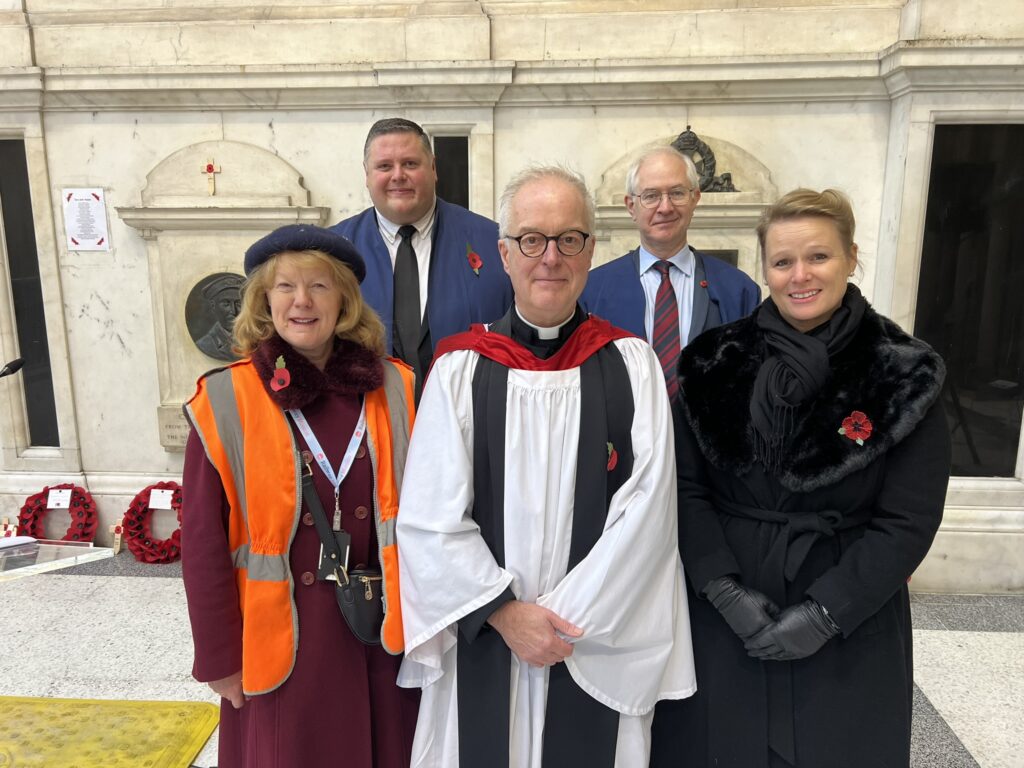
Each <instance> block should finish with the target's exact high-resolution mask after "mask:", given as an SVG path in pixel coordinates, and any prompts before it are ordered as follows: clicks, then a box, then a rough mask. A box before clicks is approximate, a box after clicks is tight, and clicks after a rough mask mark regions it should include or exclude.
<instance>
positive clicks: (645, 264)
mask: <svg viewBox="0 0 1024 768" xmlns="http://www.w3.org/2000/svg"><path fill="white" fill-rule="evenodd" d="M668 260H669V262H671V263H672V264H675V265H676V266H677V267H678V268H679V269H680V270H682V272H683V274H684V275H686V276H687V277H692V276H693V267H694V264H695V263H696V257H695V256H694V255H693V250H692V249H691V248H690V245H689V244H686V245H684V246H683V247H682V249H681V250H680V251H679V253H677V254H676V255H675V256H672V257H670V258H669V259H668ZM659 261H661V259H659V258H658V257H657V256H655V255H654V254H653V253H651V252H650V251H648V250H647V249H646V248H644V247H643V246H642V245H641V246H640V274H641V275H642V274H643V273H644V272H646V271H647V270H648V269H650V268H651V267H653V266H654V265H655V264H656V263H657V262H659Z"/></svg>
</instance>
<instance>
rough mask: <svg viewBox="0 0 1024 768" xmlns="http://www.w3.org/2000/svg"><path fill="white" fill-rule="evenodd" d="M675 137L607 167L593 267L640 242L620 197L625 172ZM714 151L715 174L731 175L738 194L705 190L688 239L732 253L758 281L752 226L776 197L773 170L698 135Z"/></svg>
mask: <svg viewBox="0 0 1024 768" xmlns="http://www.w3.org/2000/svg"><path fill="white" fill-rule="evenodd" d="M676 137H677V135H670V136H662V137H659V138H657V139H655V140H653V141H650V142H648V143H646V144H643V145H641V146H638V147H635V148H633V149H632V150H630V151H629V152H627V153H626V154H624V155H622V156H621V157H620V158H618V159H617V160H616V161H615V162H613V163H612V164H611V165H609V166H608V167H607V168H606V169H605V171H604V173H602V174H601V183H600V184H599V185H598V187H597V189H596V190H595V192H594V198H595V202H596V203H597V233H596V234H597V239H598V245H597V250H596V253H595V257H594V265H595V266H596V265H598V264H603V263H605V262H606V261H610V260H611V259H614V258H615V257H617V256H621V255H622V254H624V253H626V252H628V251H631V250H633V249H634V248H636V247H637V245H639V243H640V236H639V233H638V232H637V230H636V224H634V222H633V220H632V219H631V218H630V217H629V213H628V212H627V211H626V206H625V203H624V202H623V199H624V197H625V195H626V172H627V171H628V170H629V165H630V163H631V162H632V161H633V158H634V157H636V156H637V155H638V154H640V153H641V152H643V151H644V150H647V149H649V148H653V147H656V146H669V145H671V144H672V142H673V141H674V140H675V139H676ZM701 139H702V140H703V142H704V143H705V144H707V145H708V146H709V147H711V148H712V149H713V150H714V156H715V159H716V168H717V169H716V171H715V172H716V173H717V174H722V173H729V174H731V175H732V183H733V184H734V185H735V187H736V189H738V190H741V191H739V192H704V193H702V194H701V199H700V202H699V203H698V204H697V208H696V210H695V211H694V214H693V221H692V222H691V223H690V229H689V232H688V237H687V239H688V241H689V242H690V245H692V246H693V247H694V248H695V249H697V250H703V251H711V252H716V251H717V252H735V254H736V257H737V258H736V263H737V266H738V267H739V268H740V269H742V270H743V271H744V272H746V273H747V274H748V275H750V276H751V277H752V278H754V279H755V280H757V281H760V279H761V278H760V267H759V266H758V263H757V258H758V257H757V236H756V235H755V234H754V227H756V226H757V221H758V218H759V217H760V216H761V211H762V210H764V207H765V206H766V205H768V204H769V203H771V202H772V201H774V200H775V198H776V197H777V195H778V192H777V189H776V187H775V184H774V183H773V182H772V179H771V171H770V170H769V169H768V167H767V166H765V165H764V163H762V162H761V161H760V160H758V159H757V158H756V157H755V156H754V155H752V154H750V153H749V152H747V151H746V150H744V149H742V148H741V147H739V146H737V145H736V144H733V143H731V142H728V141H724V140H722V139H717V138H715V137H713V136H706V135H704V136H702V137H701Z"/></svg>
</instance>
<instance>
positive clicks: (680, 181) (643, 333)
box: [580, 146, 761, 390]
mask: <svg viewBox="0 0 1024 768" xmlns="http://www.w3.org/2000/svg"><path fill="white" fill-rule="evenodd" d="M699 201H700V177H699V175H698V173H697V168H696V167H695V166H694V164H693V161H692V160H690V158H689V157H687V156H686V155H684V154H683V153H681V152H679V151H678V150H676V149H675V148H674V147H671V146H664V147H655V148H652V149H649V150H647V151H645V152H643V153H642V154H641V155H640V156H638V157H637V158H636V159H635V160H634V161H633V163H632V164H631V165H630V167H629V171H628V172H627V174H626V197H625V203H626V209H627V210H628V211H629V215H630V216H631V217H632V219H633V221H635V222H636V225H637V228H638V229H639V230H640V247H639V248H637V249H636V250H633V251H630V252H629V253H627V254H626V255H624V256H620V257H619V258H617V259H615V260H614V261H610V262H608V263H607V264H603V265H601V266H600V267H597V268H596V269H594V270H593V271H591V273H590V277H589V278H588V280H587V287H586V289H585V290H584V291H583V296H582V298H581V299H580V301H581V303H582V304H583V307H584V309H586V310H587V311H588V312H591V313H593V314H595V315H597V316H599V317H602V318H604V319H605V320H608V321H609V322H610V323H611V324H612V325H616V326H618V327H620V328H624V329H626V330H627V331H631V332H632V333H635V334H636V335H637V336H640V337H641V338H645V339H648V340H652V338H653V335H654V334H653V328H654V306H655V298H656V295H657V292H658V287H659V285H660V283H661V280H662V276H661V273H660V272H659V271H658V270H657V269H655V264H656V263H657V262H658V261H667V262H668V263H669V264H670V265H671V267H670V268H669V279H670V280H671V283H672V288H673V289H674V292H675V296H676V302H677V306H678V312H679V348H680V349H682V348H683V347H685V346H686V345H687V343H689V342H690V341H692V340H693V339H694V338H696V337H697V336H699V335H700V334H701V333H703V332H704V331H705V330H707V329H708V328H713V327H715V326H717V325H722V324H724V323H729V322H732V321H733V320H738V319H740V318H741V317H744V316H746V315H748V314H749V313H750V312H751V311H752V310H753V309H754V307H756V306H757V305H758V304H759V303H760V301H761V290H760V288H758V286H757V284H756V283H755V282H754V281H753V280H751V279H750V278H749V277H747V276H746V275H745V274H744V273H743V272H741V271H740V270H738V269H736V268H735V267H733V266H731V265H730V264H726V263H725V262H724V261H721V260H719V259H716V258H714V257H713V256H707V255H704V254H700V253H697V252H696V251H694V250H693V249H692V248H690V246H689V245H687V242H686V232H687V229H688V228H689V226H690V221H691V219H692V218H693V211H694V208H696V206H697V203H698V202H699ZM672 370H673V371H674V366H673V368H672ZM670 390H671V388H670Z"/></svg>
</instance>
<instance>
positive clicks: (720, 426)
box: [679, 307, 946, 492]
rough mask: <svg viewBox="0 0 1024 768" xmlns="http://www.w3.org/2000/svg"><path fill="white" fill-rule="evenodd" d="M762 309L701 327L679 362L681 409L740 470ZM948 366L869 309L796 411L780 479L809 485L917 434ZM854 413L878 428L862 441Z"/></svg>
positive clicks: (791, 485) (720, 463)
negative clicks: (844, 429) (813, 396)
mask: <svg viewBox="0 0 1024 768" xmlns="http://www.w3.org/2000/svg"><path fill="white" fill-rule="evenodd" d="M757 311H759V310H755V313H754V315H751V316H750V317H748V318H745V319H743V320H739V321H737V322H734V323H730V324H728V325H724V326H721V327H719V328H714V329H712V330H710V331H708V332H707V333H704V334H702V335H701V336H700V337H699V338H697V339H695V340H694V341H693V343H691V344H690V345H689V346H687V347H686V349H684V350H683V354H682V357H681V359H680V361H679V376H680V385H681V387H682V393H683V410H684V412H685V413H686V417H687V419H688V420H689V422H690V426H691V427H692V428H693V431H694V433H695V434H696V438H697V442H698V444H699V445H700V448H701V452H702V453H703V454H704V456H705V458H706V459H707V460H708V461H709V462H711V464H713V465H714V466H716V467H718V468H719V469H722V470H726V471H729V472H733V473H735V474H737V475H743V474H746V472H747V471H748V470H749V469H750V468H751V466H752V465H753V463H754V438H753V428H752V427H751V424H750V395H751V392H752V391H753V387H754V378H755V377H756V376H757V371H758V368H759V367H760V365H761V361H762V360H763V359H764V357H765V344H764V339H763V337H762V336H761V334H760V332H759V331H758V329H757V325H756V323H755V320H754V318H755V317H756V313H757ZM945 374H946V367H945V365H944V364H943V362H942V358H940V357H939V355H938V354H936V353H935V352H934V351H933V350H932V348H931V347H929V346H928V345H927V344H925V343H924V342H923V341H920V340H919V339H915V338H914V337H912V336H909V335H908V334H906V333H904V332H903V331H902V330H900V328H899V327H898V326H897V325H896V324H895V323H893V322H892V321H891V320H888V319H886V318H884V317H882V316H881V315H879V314H878V313H877V312H875V311H874V310H873V309H871V308H870V307H868V309H867V312H866V313H865V314H864V319H863V321H862V322H861V325H860V329H859V330H858V331H857V335H856V336H854V338H853V340H852V341H851V342H850V344H849V345H848V346H847V347H846V349H844V350H843V351H842V352H840V353H839V354H838V355H836V356H835V358H833V360H832V375H831V377H830V378H829V380H828V381H827V382H826V383H825V386H824V387H823V388H822V390H821V393H820V394H819V396H818V398H817V400H815V402H814V403H813V405H811V406H810V407H809V408H806V409H803V412H802V413H801V414H800V415H798V416H797V421H796V425H795V428H794V430H793V438H792V440H791V441H790V443H789V446H788V447H787V448H786V449H785V451H784V453H783V456H782V461H781V470H780V472H779V475H778V477H777V478H776V479H777V480H778V481H779V482H780V483H781V484H782V485H783V486H784V487H786V488H788V489H789V490H791V491H798V492H806V491H811V490H814V489H816V488H821V487H824V486H827V485H831V484H833V483H835V482H837V481H838V480H840V479H842V478H843V477H845V476H846V475H848V474H850V473H851V472H856V471H857V470H860V469H863V468H864V467H866V466H867V465H868V464H870V463H871V462H872V461H874V460H875V459H877V458H878V457H879V456H881V455H882V454H884V453H885V452H886V451H887V450H889V448H891V447H892V446H893V445H895V444H896V443H898V442H899V441H900V440H902V439H903V438H904V437H906V436H907V435H908V434H910V432H911V431H912V430H913V428H914V427H915V426H916V425H917V423H918V422H919V421H920V420H921V418H922V417H923V416H924V414H925V413H926V412H927V410H928V408H929V407H930V406H931V405H932V403H933V402H935V400H936V399H937V398H938V396H939V392H940V390H941V389H942V382H943V379H944V378H945ZM853 411H862V412H863V413H865V414H866V415H867V417H868V418H869V419H870V420H871V423H872V426H873V431H872V433H871V436H870V437H868V438H867V439H865V440H864V444H863V445H858V444H857V443H856V442H855V441H854V440H851V439H850V438H848V437H846V436H845V435H843V434H840V433H839V429H840V427H841V426H842V424H843V420H844V419H845V418H846V417H847V416H849V415H850V414H851V413H852V412H853Z"/></svg>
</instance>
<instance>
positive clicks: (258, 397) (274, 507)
mask: <svg viewBox="0 0 1024 768" xmlns="http://www.w3.org/2000/svg"><path fill="white" fill-rule="evenodd" d="M383 362H384V384H383V386H381V387H379V388H378V389H375V390H373V391H372V392H367V393H366V427H367V430H366V431H367V443H368V445H369V454H370V461H371V466H372V468H373V487H374V493H375V496H376V504H375V505H374V520H375V523H376V529H377V544H378V547H379V549H380V565H381V572H382V574H383V577H384V579H383V582H384V584H383V599H384V625H383V627H382V628H381V645H382V646H383V647H384V649H385V650H386V651H387V652H388V653H391V654H398V653H401V652H402V650H403V647H404V640H403V637H402V613H401V601H400V600H399V592H398V549H397V545H396V543H395V517H396V516H397V515H398V493H399V490H400V489H401V486H402V472H403V470H404V467H405V456H406V453H407V452H408V448H409V434H410V432H411V430H412V419H413V410H414V406H413V373H412V371H411V369H410V368H409V367H408V366H407V365H405V363H402V362H400V361H398V360H394V359H392V358H386V359H385V360H384V361H383ZM185 414H186V416H187V417H188V419H189V421H190V422H191V423H192V426H193V427H194V428H195V430H196V432H197V433H198V435H199V438H200V440H202V443H203V447H204V448H205V449H206V455H207V457H208V458H209V460H210V463H212V464H213V466H214V467H215V468H216V470H217V472H218V474H219V475H220V479H221V482H222V484H223V486H224V493H225V496H226V497H227V501H228V506H229V507H230V515H229V518H228V545H229V546H230V547H231V558H232V561H233V562H234V565H235V579H236V583H237V585H238V599H239V605H240V608H241V612H242V689H243V690H244V691H245V693H246V695H248V696H254V695H258V694H261V693H268V692H269V691H272V690H274V689H275V688H277V687H278V686H279V685H281V683H283V682H284V681H285V680H287V679H288V676H289V675H290V674H291V671H292V668H293V667H294V665H295V653H296V649H297V644H298V615H297V613H296V609H295V601H294V599H293V590H294V583H293V581H292V575H291V569H290V567H289V564H288V550H289V548H290V547H291V542H292V537H293V535H294V532H295V530H296V528H297V527H298V524H299V514H300V510H301V507H302V493H301V489H302V481H301V475H300V472H301V460H300V456H299V451H298V448H297V447H296V445H295V439H294V437H293V435H292V431H291V429H289V427H288V422H287V417H286V415H285V412H284V411H283V410H282V409H281V408H280V407H279V406H278V405H277V404H276V403H274V401H273V400H271V399H270V396H269V395H268V394H267V392H266V390H265V389H264V387H263V382H262V381H261V380H260V377H259V374H258V373H257V372H256V368H255V366H253V364H252V362H251V361H250V360H248V359H245V360H240V361H238V362H237V363H233V364H231V365H229V366H227V367H225V368H220V369H217V370H215V371H211V372H209V373H207V374H205V375H204V376H202V377H201V378H200V379H199V381H198V384H197V389H196V393H195V394H194V395H193V396H192V399H191V400H189V401H188V403H186V404H185ZM246 468H249V469H250V470H251V471H249V472H247V471H246Z"/></svg>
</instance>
